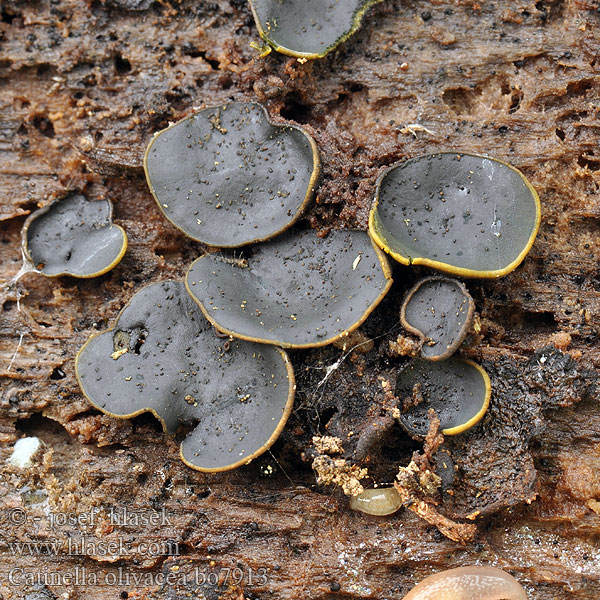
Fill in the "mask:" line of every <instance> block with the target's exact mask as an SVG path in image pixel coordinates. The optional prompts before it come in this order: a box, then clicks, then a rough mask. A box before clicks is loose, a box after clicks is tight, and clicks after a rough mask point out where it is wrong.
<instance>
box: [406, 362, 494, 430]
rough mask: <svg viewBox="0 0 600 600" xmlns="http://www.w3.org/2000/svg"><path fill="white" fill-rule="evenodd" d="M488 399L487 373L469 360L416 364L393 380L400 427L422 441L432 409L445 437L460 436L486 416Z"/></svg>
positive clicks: (489, 386) (488, 383) (427, 428)
mask: <svg viewBox="0 0 600 600" xmlns="http://www.w3.org/2000/svg"><path fill="white" fill-rule="evenodd" d="M490 395H491V384H490V379H489V377H488V375H487V373H486V372H485V371H484V370H483V369H482V368H481V367H480V366H479V365H477V364H475V363H474V362H471V361H469V360H461V359H458V358H449V359H448V360H443V361H440V362H431V361H427V360H415V361H413V362H411V363H410V364H409V365H408V366H407V367H406V368H405V369H404V370H403V371H402V372H401V373H400V374H399V375H398V378H397V380H396V396H397V397H398V398H399V400H400V407H401V412H400V419H399V420H400V424H401V425H402V426H403V427H404V428H405V429H406V430H407V431H408V432H409V433H411V434H412V435H414V436H416V437H425V436H426V435H427V432H428V430H429V418H428V414H427V413H428V411H429V409H430V408H433V409H434V410H435V412H436V414H437V416H438V418H439V419H440V429H441V431H442V433H443V434H445V435H455V434H457V433H462V432H463V431H466V430H467V429H469V428H470V427H473V425H475V424H476V423H478V422H479V420H480V419H481V418H482V417H483V415H484V414H485V411H486V410H487V408H488V405H489V401H490Z"/></svg>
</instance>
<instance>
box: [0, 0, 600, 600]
mask: <svg viewBox="0 0 600 600" xmlns="http://www.w3.org/2000/svg"><path fill="white" fill-rule="evenodd" d="M598 31H600V6H599V5H598V2H596V1H595V0H542V1H538V2H534V1H533V0H523V2H519V3H515V2H509V1H508V0H505V1H503V2H502V1H481V2H475V1H470V0H429V1H426V0H421V1H417V0H412V1H406V2H399V1H393V0H384V1H383V2H382V3H381V4H378V5H377V6H375V7H373V8H372V9H371V10H370V11H369V13H368V16H367V18H366V19H365V21H364V25H363V27H362V29H361V30H360V31H359V32H358V33H357V34H356V35H355V36H354V37H352V38H351V39H350V40H349V41H348V42H346V43H345V44H343V45H342V46H341V47H340V48H339V49H338V50H337V51H336V52H334V53H332V54H331V55H329V56H328V57H326V58H325V59H322V60H319V61H309V62H306V63H304V64H302V63H301V62H299V61H297V60H295V59H290V58H288V57H284V56H280V55H277V54H275V53H271V54H270V55H269V56H266V57H265V58H258V56H257V53H256V51H255V50H253V48H252V47H251V46H250V42H252V41H255V40H256V39H257V34H256V31H255V27H254V22H253V20H252V17H251V14H250V11H249V9H248V7H247V5H246V2H244V1H242V0H229V1H227V0H221V1H219V2H192V1H191V0H189V1H188V0H183V1H181V2H179V1H176V0H164V1H161V2H152V1H151V0H89V1H84V0H60V1H56V0H43V1H34V2H30V1H25V0H22V1H19V0H12V1H10V2H6V1H5V2H0V219H1V221H2V222H1V223H0V241H1V242H2V245H1V249H2V253H1V255H0V258H1V262H0V279H1V280H2V281H4V282H10V281H11V279H12V278H13V277H14V276H15V275H16V274H17V272H18V271H19V269H20V266H21V253H20V230H21V227H22V225H23V222H24V220H25V218H26V216H27V215H28V214H30V213H31V211H33V210H35V209H36V208H37V207H38V206H41V205H45V204H46V203H47V202H49V201H50V200H51V199H52V198H53V197H55V196H57V195H62V194H64V193H65V192H67V191H69V190H77V191H81V192H84V193H85V194H86V195H87V196H88V197H89V198H90V199H97V198H101V197H107V198H110V199H111V200H112V201H113V203H114V205H115V221H116V222H117V223H118V224H119V225H121V226H122V227H124V228H125V229H126V231H127V233H128V236H129V240H130V246H129V249H128V251H127V253H126V255H125V257H124V259H123V261H122V262H121V264H120V265H119V266H118V267H117V268H115V269H114V270H113V271H112V272H110V273H108V274H106V275H104V276H102V277H99V278H96V279H93V280H85V281H76V280H74V279H71V278H68V277H63V278H59V279H45V278H43V277H41V276H38V275H36V274H33V273H29V274H26V275H24V276H23V277H22V278H21V279H20V280H19V281H18V282H17V283H14V282H13V283H11V284H8V283H7V284H5V285H3V288H2V292H1V294H0V300H1V303H2V309H1V310H0V440H1V442H2V449H1V455H2V456H1V460H2V467H1V470H0V520H1V521H2V522H1V524H0V525H1V527H2V539H1V540H0V541H1V542H2V543H1V544H0V553H1V554H0V556H1V562H0V594H1V597H2V598H4V599H9V598H21V597H28V598H30V599H31V600H33V599H37V600H40V599H44V598H53V597H55V596H56V597H64V598H72V599H78V598H98V599H105V598H106V599H108V598H127V597H130V598H157V599H166V598H189V597H198V598H202V597H206V598H209V599H212V598H217V597H225V598H236V599H238V600H240V599H241V598H243V597H247V598H256V599H261V600H263V599H264V600H267V599H271V598H273V599H275V598H277V599H288V598H289V599H296V598H314V599H334V598H398V599H400V598H402V596H403V595H404V594H405V593H406V592H407V591H408V590H409V589H410V588H411V587H412V586H413V585H414V584H415V583H416V582H417V581H419V580H420V579H422V578H423V577H424V576H426V575H428V574H431V573H432V572H437V571H439V570H441V569H443V568H450V567H454V566H460V565H465V564H472V563H484V564H492V565H496V566H499V567H502V568H505V569H507V570H508V571H510V572H511V573H513V574H514V575H515V576H516V577H517V579H519V581H521V582H522V584H523V585H524V586H525V588H526V589H527V591H528V594H529V597H530V598H531V599H532V600H550V599H569V600H584V599H585V600H592V599H595V598H598V597H600V548H599V545H598V539H600V475H599V473H600V407H599V405H598V400H597V387H596V383H597V378H598V370H599V369H600V355H599V353H598V351H599V346H600V343H599V340H598V328H599V325H600V275H599V271H598V264H600V248H599V246H598V236H599V233H600V225H599V223H600V191H599V180H600V150H599V146H598V141H599V137H598V131H599V130H598V123H599V121H598V117H599V112H600V75H599V69H600V65H599V64H598V56H599V52H600V40H599V37H598V36H599V34H598ZM230 99H232V100H258V101H261V102H263V103H265V104H266V105H267V107H268V109H269V111H270V114H271V116H272V117H273V118H274V119H281V120H282V121H285V120H288V121H291V122H296V123H302V124H303V125H304V126H305V127H307V128H308V129H309V131H310V132H311V133H312V135H313V136H314V137H315V139H316V140H317V143H318V145H319V148H320V150H321V156H322V162H323V167H324V168H323V177H322V179H321V181H320V183H319V187H318V189H317V193H316V199H315V202H314V203H313V204H312V206H311V207H310V208H309V210H308V212H307V215H306V218H305V219H304V221H303V224H304V225H305V226H310V227H313V228H314V229H317V230H318V231H320V232H321V233H323V234H325V233H326V232H327V231H328V230H329V229H330V228H336V227H356V228H361V229H365V228H366V222H367V215H368V209H369V207H370V204H371V199H372V197H373V192H374V183H375V179H376V177H377V175H378V174H379V173H380V172H381V170H382V169H383V168H385V167H386V166H388V165H390V164H392V163H393V162H395V161H397V160H400V159H402V158H404V157H409V156H415V155H418V154H421V153H426V152H435V151H438V150H454V149H456V150H462V151H470V152H481V153H489V154H490V155H491V156H494V157H496V158H499V159H502V160H505V161H507V162H509V163H511V164H513V165H515V166H516V167H518V168H519V169H521V170H522V171H523V172H524V173H525V175H526V176H527V177H528V178H529V179H530V181H531V182H532V183H533V185H534V186H535V187H536V189H537V190H538V192H539V194H540V197H541V200H542V210H543V219H542V226H541V230H540V233H539V236H538V239H537V241H536V243H535V245H534V247H533V249H532V251H531V253H530V254H529V256H528V257H527V259H526V260H525V262H524V263H523V264H522V265H521V266H520V267H519V268H518V269H517V270H516V271H515V272H513V273H512V274H510V275H509V276H507V277H505V278H503V279H500V280H498V281H477V280H471V281H468V282H467V286H468V288H469V290H470V292H471V294H472V295H473V297H474V299H475V302H476V308H477V311H478V313H479V315H480V321H481V325H482V328H481V332H480V333H479V334H478V335H477V336H472V337H471V339H470V340H468V341H467V345H466V347H464V348H463V350H462V351H461V352H462V355H463V356H466V357H470V358H472V359H474V360H477V361H480V362H481V363H482V364H483V365H484V366H485V367H486V369H487V370H488V372H489V373H490V376H491V379H492V383H493V386H494V392H493V396H492V404H491V408H490V411H489V413H488V415H487V416H486V417H485V419H484V420H483V422H482V423H481V424H480V425H479V426H477V427H476V428H475V429H473V430H472V431H471V432H469V433H466V434H464V435H461V436H458V437H456V438H453V439H447V440H446V443H445V446H447V448H448V450H449V452H450V453H451V456H452V459H453V461H454V463H455V465H456V466H457V471H456V476H455V481H454V483H453V485H452V490H453V492H454V494H453V495H446V496H445V497H444V498H443V500H441V502H440V506H439V507H438V508H439V509H440V511H441V512H442V513H444V514H445V515H446V516H448V517H450V518H453V519H458V520H462V521H464V522H468V523H471V522H473V523H475V524H477V526H478V534H477V537H476V540H475V542H474V543H472V544H468V545H466V546H463V545H460V544H458V543H456V542H452V541H450V540H448V539H446V538H444V537H443V536H442V535H441V534H439V532H438V531H437V530H436V529H435V528H433V527H431V526H430V525H429V524H427V523H426V522H424V521H422V520H420V519H419V518H418V517H417V516H415V515H414V514H413V513H412V512H410V511H405V510H402V511H400V512H398V513H396V514H394V515H391V516H389V517H372V516H367V515H364V514H362V513H357V512H352V511H350V510H349V508H348V502H347V498H345V497H344V496H343V494H341V493H340V492H339V491H338V490H335V489H332V488H330V487H323V486H319V485H317V483H316V479H315V475H314V473H313V471H312V469H311V467H310V464H311V456H312V452H313V450H312V446H311V440H312V437H313V435H323V434H327V435H334V436H337V437H339V438H341V439H342V440H343V446H344V450H345V452H344V458H345V459H347V460H348V461H349V462H350V463H355V464H358V465H360V466H361V467H364V468H367V469H368V471H369V474H370V476H371V479H369V480H367V481H366V482H365V483H366V484H372V483H373V482H377V483H383V482H387V483H391V482H392V481H393V479H394V476H395V474H396V473H397V471H398V467H399V466H406V465H407V464H408V463H409V461H410V458H411V455H412V453H413V451H415V450H418V449H420V447H421V445H420V444H419V443H417V442H415V441H413V440H411V439H410V438H408V437H407V436H406V434H405V433H404V432H403V431H402V430H401V429H400V428H399V426H398V425H396V424H395V423H394V422H393V420H391V419H390V418H389V411H388V409H389V406H388V401H389V397H388V396H386V394H385V388H384V387H383V386H382V382H386V381H387V382H391V383H392V384H393V381H394V377H395V373H396V372H397V369H398V368H399V367H401V366H402V365H403V364H405V362H406V360H407V359H406V358H402V357H398V356H397V355H396V353H395V352H394V351H393V350H392V349H391V346H390V342H395V341H396V339H397V337H398V335H401V334H402V330H401V327H400V325H399V323H398V310H399V307H400V302H401V299H402V297H403V295H404V293H405V292H406V291H407V290H408V289H410V287H411V286H412V285H413V283H414V282H415V280H416V279H417V277H419V276H422V275H424V274H429V271H428V270H427V269H413V270H411V269H407V268H404V267H401V266H399V265H397V266H396V267H395V268H394V280H395V284H394V287H393V289H392V291H391V292H390V294H389V295H388V297H387V298H386V299H385V300H384V302H383V303H382V305H381V306H380V307H379V308H378V309H377V310H376V311H375V313H374V314H373V315H372V316H371V317H370V318H369V319H368V321H367V322H366V323H365V324H364V326H363V327H362V328H361V330H362V333H363V334H364V335H365V336H367V337H368V338H370V339H372V340H374V343H373V345H372V347H369V348H370V349H369V350H368V351H367V352H365V353H362V354H360V353H358V352H350V353H347V352H345V351H344V350H341V349H339V348H336V347H333V346H331V347H326V348H323V349H318V350H314V351H297V352H292V353H291V358H292V361H293V364H294V367H295V370H296V375H297V381H298V393H297V399H296V406H295V411H294V414H293V415H292V417H291V419H290V421H289V423H288V426H287V427H286V430H285V431H284V433H283V435H282V436H281V438H280V440H279V442H277V444H276V445H275V446H274V447H273V448H272V452H271V453H267V454H265V455H263V457H261V458H260V459H258V460H256V461H254V462H253V463H252V464H251V465H249V466H248V467H245V468H242V469H238V470H237V471H234V472H231V473H225V474H219V475H204V474H200V473H197V472H194V471H192V470H190V469H188V468H187V467H185V466H184V465H183V464H182V463H181V462H180V461H179V459H178V440H174V439H170V438H169V437H168V436H166V435H165V434H163V433H162V431H161V429H160V427H159V425H158V423H157V422H156V421H155V420H154V419H152V418H151V417H147V416H141V417H138V418H136V419H134V420H132V421H119V420H115V419H112V418H109V417H107V416H104V415H101V414H99V413H98V412H97V411H95V410H93V409H92V407H91V406H90V404H89V403H88V402H87V401H86V400H85V398H83V397H82V395H81V393H80V391H79V389H78V386H77V383H76V379H75V375H74V365H73V361H74V357H75V354H76V352H77V350H78V348H79V347H81V345H82V344H83V343H84V342H85V340H86V339H87V338H88V336H89V335H90V334H91V333H93V332H95V331H100V330H104V329H106V328H108V327H109V326H110V324H111V322H112V321H113V319H114V318H115V317H116V315H117V313H118V311H119V310H120V309H121V308H122V307H123V306H124V304H125V303H126V302H127V301H128V300H129V299H130V298H131V297H132V295H133V294H134V293H135V292H136V291H138V290H139V289H140V288H141V287H142V286H143V285H145V284H147V283H150V282H154V281H159V280H162V279H167V278H181V277H182V276H183V274H184V273H185V270H186V267H187V265H189V263H190V262H191V261H192V260H193V259H195V258H196V257H197V256H199V255H200V254H201V253H202V251H203V247H202V246H201V245H200V244H197V243H195V242H193V241H191V240H188V239H186V238H185V237H184V236H183V234H182V233H180V232H179V231H177V230H176V229H175V228H174V227H172V226H171V225H169V223H167V222H166V220H165V219H164V218H163V217H162V216H161V214H160V211H159V210H158V207H156V206H155V204H154V201H153V200H152V198H151V195H150V193H149V191H148V189H147V186H146V184H145V181H144V179H143V174H142V169H141V159H142V156H143V151H144V149H145V146H146V144H147V143H148V141H149V140H150V137H151V135H152V133H153V132H155V131H157V130H159V129H161V128H163V127H165V126H166V125H167V124H168V123H169V122H171V121H174V120H176V119H178V118H181V117H183V116H185V115H188V114H190V113H191V112H192V111H193V110H194V109H196V108H202V107H205V106H210V105H213V104H216V103H219V102H226V101H228V100H230ZM25 435H28V436H39V438H40V439H41V440H42V441H43V442H44V446H43V450H42V452H41V453H40V454H39V455H38V456H37V457H36V462H35V464H34V466H33V467H32V468H30V469H20V468H17V467H13V466H10V465H7V464H5V463H4V460H5V459H6V458H8V457H9V456H10V455H11V452H12V447H13V445H14V442H15V440H16V439H18V438H20V437H23V436H25ZM111 509H112V511H113V514H114V515H115V516H114V517H113V522H111V519H110V514H111ZM123 511H129V512H123ZM128 515H129V517H128ZM152 515H154V517H152ZM156 515H158V516H159V517H157V516H156ZM76 517H77V518H78V520H79V522H75V521H77V519H76ZM86 517H87V519H88V521H89V520H90V519H91V520H92V522H91V523H87V524H85V523H83V522H82V520H83V521H85V520H86ZM144 518H146V519H150V520H151V521H152V523H149V524H148V523H142V522H141V521H142V520H143V519H144ZM63 521H64V522H63ZM69 540H71V546H70V547H69ZM14 542H43V543H46V544H47V543H50V544H54V545H51V546H47V547H46V548H45V549H43V548H42V549H40V546H36V547H29V546H25V547H24V546H20V547H16V546H15V545H14ZM100 542H104V543H107V542H112V543H113V544H116V546H114V547H113V546H110V547H107V546H104V547H101V546H100V545H99V544H100ZM82 543H84V544H87V545H84V547H83V548H82V546H81V544H82ZM11 544H12V545H11ZM119 544H120V545H119ZM144 544H145V546H144ZM38 553H39V554H38ZM38 584H40V585H38ZM28 594H29V595H28Z"/></svg>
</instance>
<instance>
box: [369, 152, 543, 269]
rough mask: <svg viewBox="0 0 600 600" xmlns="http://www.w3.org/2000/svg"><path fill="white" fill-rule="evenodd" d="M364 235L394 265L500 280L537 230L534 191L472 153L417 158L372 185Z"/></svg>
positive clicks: (518, 176) (508, 170) (511, 171)
mask: <svg viewBox="0 0 600 600" xmlns="http://www.w3.org/2000/svg"><path fill="white" fill-rule="evenodd" d="M377 189H378V192H377V197H376V200H375V203H374V204H373V207H372V209H371V213H370V215H369V232H370V233H371V236H372V237H373V239H374V240H375V241H376V242H377V244H378V245H379V246H380V247H381V248H382V249H383V250H385V251H386V252H388V253H389V254H391V255H392V256H393V257H394V258H395V259H396V260H397V261H399V262H401V263H402V264H405V265H409V264H413V265H426V266H428V267H433V268H434V269H439V270H441V271H446V272H448V273H453V274H455V275H460V276H464V277H501V276H503V275H506V274H507V273H510V271H512V270H513V269H515V268H516V267H517V266H518V265H519V264H520V263H521V261H522V260H523V259H524V258H525V256H526V255H527V253H528V252H529V250H530V249H531V246H532V245H533V242H534V240H535V236H536V234H537V231H538V228H539V224H540V215H541V209H540V201H539V198H538V195H537V192H536V191H535V190H534V189H533V187H532V186H531V184H530V183H529V182H528V181H527V179H525V177H524V176H523V174H522V173H520V172H519V171H517V169H515V168H514V167H511V166H510V165H508V164H506V163H504V162H501V161H499V160H495V159H493V158H489V157H486V156H478V155H475V154H456V153H449V152H447V153H441V154H430V155H426V156H418V157H416V158H411V159H410V160H407V161H406V162H404V163H402V164H399V165H395V166H393V167H391V168H390V169H388V170H387V171H386V172H385V173H384V174H383V175H382V176H381V177H380V178H379V180H378V184H377Z"/></svg>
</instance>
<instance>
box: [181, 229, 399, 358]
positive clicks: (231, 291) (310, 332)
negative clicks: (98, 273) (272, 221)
mask: <svg viewBox="0 0 600 600" xmlns="http://www.w3.org/2000/svg"><path fill="white" fill-rule="evenodd" d="M391 284H392V279H391V275H390V271H389V266H388V264H387V260H386V258H385V255H384V254H383V253H382V252H381V251H380V250H379V249H378V248H376V247H375V246H374V245H373V244H372V243H371V240H370V239H369V236H368V235H366V234H365V233H363V232H362V231H334V232H331V233H330V234H329V235H328V236H327V237H325V238H319V237H317V235H316V234H315V232H314V231H313V230H305V231H300V232H298V231H296V232H294V233H293V234H290V235H287V236H285V237H283V238H280V239H277V240H274V241H272V242H269V243H267V244H262V245H261V246H259V247H257V248H256V250H255V252H254V253H253V254H252V256H250V257H249V258H248V259H244V260H243V261H240V260H231V259H228V258H226V257H224V256H222V255H220V254H206V255H205V256H202V257H200V258H199V259H197V260H196V261H195V262H194V263H193V264H192V266H191V267H190V270H189V271H188V274H187V278H186V286H187V288H188V291H189V292H190V294H191V295H192V297H193V298H194V299H195V300H196V301H197V302H198V304H199V305H200V308H202V311H203V312H204V314H205V315H206V317H207V318H208V319H209V320H210V321H211V322H212V323H213V324H214V325H215V327H217V328H218V329H220V330H221V331H224V332H225V333H229V334H230V335H233V336H234V337H237V338H241V339H246V340H251V341H257V342H264V343H267V344H276V345H278V346H283V347H287V348H310V347H316V346H324V345H326V344H330V343H331V342H333V341H335V340H336V339H338V338H341V337H342V336H343V335H345V334H347V333H348V332H350V331H352V330H353V329H355V328H356V327H358V326H359V325H360V324H361V323H362V322H363V321H364V320H365V319H366V318H367V316H368V315H369V314H370V313H371V311H372V310H373V309H374V308H375V306H377V304H378V303H379V302H380V301H381V299H382V298H383V296H384V295H385V294H386V293H387V291H388V289H389V288H390V286H391Z"/></svg>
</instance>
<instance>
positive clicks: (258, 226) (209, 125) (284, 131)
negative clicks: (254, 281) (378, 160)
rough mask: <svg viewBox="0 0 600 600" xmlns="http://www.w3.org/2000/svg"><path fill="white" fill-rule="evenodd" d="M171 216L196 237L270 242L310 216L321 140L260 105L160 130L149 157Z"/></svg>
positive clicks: (205, 113)
mask: <svg viewBox="0 0 600 600" xmlns="http://www.w3.org/2000/svg"><path fill="white" fill-rule="evenodd" d="M144 169H145V171H146V179H147V181H148V185H149V186H150V190H151V191H152V194H153V195H154V198H155V199H156V202H157V203H158V206H159V207H160V209H161V211H162V212H163V213H164V215H165V216H166V217H167V219H169V221H171V223H173V224H174V225H175V226H176V227H178V228H179V229H181V230H182V231H183V232H184V233H186V234H187V235H189V236H190V237H192V238H193V239H195V240H198V241H200V242H204V243H205V244H208V245H210V246H218V247H221V248H234V247H237V246H243V245H245V244H250V243H253V242H259V241H263V240H266V239H269V238H271V237H273V236H275V235H277V234H278V233H280V232H282V231H284V230H285V229H287V228H288V227H290V226H291V225H292V224H293V223H294V222H295V221H296V220H297V219H298V218H299V217H300V215H301V214H302V211H303V210H304V209H305V208H306V206H307V204H308V202H309V201H310V198H311V196H312V193H313V189H314V186H315V183H316V181H317V178H318V175H319V157H318V151H317V146H316V144H315V142H314V140H313V139H312V138H311V137H310V136H309V135H308V133H307V132H306V131H304V129H302V128H300V127H297V126H291V125H281V124H274V123H272V122H271V121H270V120H269V116H268V114H267V112H266V110H265V109H264V108H263V106H261V105H260V104H254V103H248V102H234V103H231V104H226V105H222V106H217V107H214V108H207V109H206V110H202V111H200V112H198V113H195V114H193V115H191V116H190V117H187V118H185V119H183V120H181V121H178V122H177V123H175V124H174V125H171V126H170V127H168V128H167V129H165V130H163V131H161V132H160V133H158V134H157V135H156V136H155V137H154V138H153V139H152V141H151V142H150V144H149V146H148V149H147V150H146V155H145V157H144Z"/></svg>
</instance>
